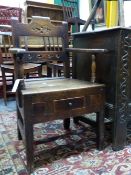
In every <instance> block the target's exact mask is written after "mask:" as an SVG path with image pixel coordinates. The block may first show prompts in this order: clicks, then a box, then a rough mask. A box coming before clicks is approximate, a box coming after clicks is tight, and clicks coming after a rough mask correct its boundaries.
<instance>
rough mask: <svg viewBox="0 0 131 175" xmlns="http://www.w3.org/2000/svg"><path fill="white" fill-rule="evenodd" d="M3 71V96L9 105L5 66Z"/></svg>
mask: <svg viewBox="0 0 131 175" xmlns="http://www.w3.org/2000/svg"><path fill="white" fill-rule="evenodd" d="M1 72H2V83H3V98H4V103H5V105H7V94H6V91H7V87H6V76H5V70H4V68H3V67H1Z"/></svg>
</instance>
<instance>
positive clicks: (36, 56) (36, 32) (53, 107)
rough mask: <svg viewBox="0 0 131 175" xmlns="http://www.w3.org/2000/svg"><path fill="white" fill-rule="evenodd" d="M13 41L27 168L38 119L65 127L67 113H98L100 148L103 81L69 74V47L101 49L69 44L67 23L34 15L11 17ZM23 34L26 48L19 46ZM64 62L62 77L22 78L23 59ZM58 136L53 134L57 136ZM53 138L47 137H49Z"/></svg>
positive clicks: (99, 143) (20, 130)
mask: <svg viewBox="0 0 131 175" xmlns="http://www.w3.org/2000/svg"><path fill="white" fill-rule="evenodd" d="M12 32H13V42H14V46H15V47H16V48H12V49H11V50H10V51H11V52H12V53H13V54H14V60H15V80H16V81H15V85H14V88H13V91H16V100H17V125H18V138H19V139H22V140H23V141H24V143H25V149H26V160H27V169H28V171H29V172H32V170H33V167H34V156H35V155H34V150H35V146H36V145H37V144H42V143H43V142H45V141H43V140H40V141H35V139H34V131H33V127H34V125H35V124H37V123H45V122H47V121H52V120H57V119H62V120H63V125H64V129H69V127H70V117H73V116H77V115H82V114H85V113H92V112H96V114H97V121H98V126H97V147H98V149H103V141H104V115H103V107H104V85H103V84H98V83H94V82H87V81H82V80H78V79H73V78H72V77H70V60H69V57H68V53H69V52H70V51H73V52H76V51H79V52H88V53H92V52H93V54H95V53H99V52H107V51H106V50H103V49H97V50H95V49H94V50H92V49H78V48H77V49H75V48H72V49H71V48H68V25H67V23H66V22H63V23H62V24H61V25H60V26H54V25H53V24H52V23H51V21H50V19H49V18H42V17H33V18H32V22H31V23H29V24H22V23H19V22H18V21H17V20H12ZM24 37H26V40H27V41H28V42H26V43H29V45H28V46H27V45H26V48H27V47H28V50H27V49H26V48H25V49H23V48H21V47H20V45H21V43H22V45H23V44H24V42H23V41H24V39H23V38H24ZM30 42H31V43H32V42H34V45H33V46H32V47H30ZM34 60H35V61H39V62H43V61H46V62H50V61H54V60H57V61H62V62H64V77H55V78H39V79H37V80H36V79H24V70H23V64H24V62H32V61H34ZM57 138H58V137H56V139H57ZM51 140H54V139H53V138H50V140H48V141H51Z"/></svg>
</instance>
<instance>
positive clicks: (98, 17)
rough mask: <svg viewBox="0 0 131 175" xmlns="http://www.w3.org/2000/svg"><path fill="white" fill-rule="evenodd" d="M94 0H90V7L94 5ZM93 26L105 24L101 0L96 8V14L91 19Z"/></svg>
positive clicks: (103, 6) (103, 7)
mask: <svg viewBox="0 0 131 175" xmlns="http://www.w3.org/2000/svg"><path fill="white" fill-rule="evenodd" d="M95 2H96V0H90V9H91V10H92V8H93V7H94V4H95ZM93 23H94V25H95V27H101V26H105V3H104V1H101V3H100V5H99V7H98V8H97V10H96V14H95V16H94V19H93Z"/></svg>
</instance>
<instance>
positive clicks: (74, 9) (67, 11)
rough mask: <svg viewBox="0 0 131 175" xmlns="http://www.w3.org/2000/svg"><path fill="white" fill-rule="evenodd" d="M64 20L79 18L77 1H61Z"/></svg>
mask: <svg viewBox="0 0 131 175" xmlns="http://www.w3.org/2000/svg"><path fill="white" fill-rule="evenodd" d="M62 6H63V12H64V19H65V20H67V19H68V18H72V17H79V7H78V1H77V0H62Z"/></svg>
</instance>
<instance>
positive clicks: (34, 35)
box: [12, 16, 69, 78]
mask: <svg viewBox="0 0 131 175" xmlns="http://www.w3.org/2000/svg"><path fill="white" fill-rule="evenodd" d="M12 36H13V45H14V47H15V48H22V49H25V50H24V52H22V53H20V50H19V52H16V54H15V55H16V58H15V63H16V64H15V68H16V71H20V70H19V69H18V67H20V64H22V62H34V61H35V62H39V63H40V62H41V63H42V62H48V61H54V60H58V61H63V62H64V63H65V69H64V70H65V76H66V77H68V76H69V68H68V67H69V58H68V54H67V53H66V52H65V48H67V47H68V24H67V23H66V22H63V23H62V24H61V25H60V26H55V25H53V24H52V23H51V21H50V19H49V18H44V17H38V16H37V17H36V16H35V17H32V22H31V23H29V24H23V23H19V22H18V20H15V19H12ZM18 57H21V60H22V62H21V61H20V60H19V61H18ZM20 69H21V68H20ZM16 78H22V77H21V75H20V72H19V73H17V75H16Z"/></svg>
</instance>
